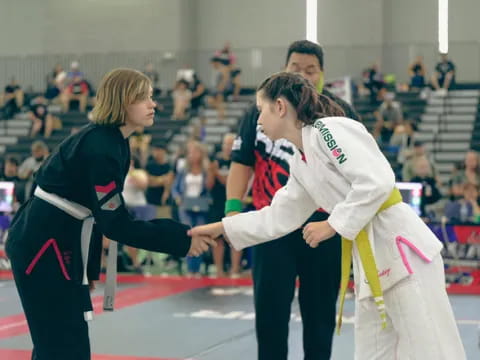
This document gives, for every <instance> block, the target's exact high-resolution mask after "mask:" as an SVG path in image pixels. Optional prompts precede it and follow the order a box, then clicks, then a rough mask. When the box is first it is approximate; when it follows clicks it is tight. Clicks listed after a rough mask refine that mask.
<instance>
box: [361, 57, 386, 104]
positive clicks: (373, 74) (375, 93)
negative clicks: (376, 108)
mask: <svg viewBox="0 0 480 360" xmlns="http://www.w3.org/2000/svg"><path fill="white" fill-rule="evenodd" d="M362 76H363V86H364V87H365V88H367V89H368V90H369V91H370V102H371V103H372V104H376V103H378V101H381V100H383V99H381V98H380V97H379V93H380V90H381V89H382V88H384V87H385V82H384V80H383V74H382V73H381V72H380V66H379V65H378V64H377V63H374V64H373V65H372V66H371V67H370V68H368V69H366V70H364V71H363V74H362Z"/></svg>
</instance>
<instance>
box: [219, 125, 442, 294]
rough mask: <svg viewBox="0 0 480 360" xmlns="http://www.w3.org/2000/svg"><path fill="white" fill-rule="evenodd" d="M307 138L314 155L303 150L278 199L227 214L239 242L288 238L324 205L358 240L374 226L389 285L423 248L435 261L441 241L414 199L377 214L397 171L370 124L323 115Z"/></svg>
mask: <svg viewBox="0 0 480 360" xmlns="http://www.w3.org/2000/svg"><path fill="white" fill-rule="evenodd" d="M302 141H303V147H304V149H303V151H304V154H305V157H306V162H304V161H303V160H302V158H301V153H300V152H299V151H298V150H296V151H295V154H294V156H293V158H292V161H291V163H290V178H289V180H288V182H287V184H286V185H285V186H284V187H283V188H281V189H280V190H278V191H277V193H276V194H275V197H274V199H273V201H272V203H271V205H270V206H267V207H264V208H263V209H261V210H258V211H251V212H248V213H244V214H239V215H236V216H233V217H227V218H224V219H223V220H222V222H223V225H224V228H225V232H226V234H227V236H228V238H229V240H230V241H231V243H232V245H233V246H234V247H235V249H237V250H240V249H243V248H245V247H248V246H252V245H257V244H260V243H263V242H266V241H270V240H274V239H277V238H280V237H282V236H284V235H286V234H288V233H290V232H292V231H294V230H296V229H298V228H300V227H301V226H302V225H303V224H304V222H305V221H306V220H307V219H308V218H309V217H310V215H311V214H312V213H313V212H314V211H315V210H316V209H317V208H319V207H321V208H323V209H324V210H325V211H327V212H328V213H329V214H330V216H329V218H328V222H329V224H330V225H331V226H332V227H333V228H334V229H335V230H336V231H337V232H338V233H339V234H340V235H341V236H343V237H345V238H347V239H350V240H354V239H355V238H356V236H357V234H358V233H359V231H360V230H361V229H363V228H366V230H367V233H368V237H369V240H370V242H371V245H372V250H373V252H374V254H375V259H376V264H377V270H378V273H379V277H380V282H381V285H382V289H383V290H384V291H386V290H388V289H389V288H390V287H392V286H393V285H395V284H396V283H397V282H398V281H400V280H401V279H403V278H405V277H407V276H408V275H409V274H410V273H411V271H412V270H411V269H410V266H409V263H408V257H409V256H412V254H415V253H416V254H417V255H418V256H420V257H421V258H422V259H424V260H425V262H429V261H431V260H432V259H433V258H434V257H435V255H437V254H438V253H439V252H440V250H441V248H442V244H441V242H440V241H439V240H438V239H437V238H436V236H435V235H434V234H433V233H432V232H431V231H430V229H429V228H428V227H427V226H426V225H425V224H424V223H423V221H422V220H421V219H420V218H419V217H418V216H417V215H416V214H415V212H414V211H413V210H412V209H411V208H410V207H409V206H408V205H407V204H405V203H399V204H396V205H394V206H392V207H390V208H388V209H386V210H384V211H382V212H381V213H379V214H377V212H378V210H379V208H380V206H381V205H382V204H383V203H384V202H385V201H386V200H387V199H388V198H389V196H390V194H391V192H392V190H393V188H394V186H395V176H394V173H393V171H392V168H391V166H390V164H389V163H388V161H387V159H386V158H385V157H384V155H383V154H382V153H381V151H380V149H379V148H378V145H377V143H376V141H375V139H374V138H373V137H372V136H371V135H370V134H369V133H368V131H367V130H366V128H365V127H364V126H363V125H362V124H360V123H358V122H356V121H351V120H349V119H347V118H343V117H329V118H323V119H319V120H317V121H316V122H315V125H314V126H305V127H304V128H303V130H302ZM399 239H400V240H399ZM353 249H354V250H353V266H354V276H355V287H356V289H355V290H356V294H357V298H358V299H359V300H361V299H363V298H366V297H369V296H371V291H370V288H369V286H368V283H367V281H366V278H365V274H364V271H363V269H362V268H361V263H360V258H359V254H358V251H357V248H356V246H354V247H353Z"/></svg>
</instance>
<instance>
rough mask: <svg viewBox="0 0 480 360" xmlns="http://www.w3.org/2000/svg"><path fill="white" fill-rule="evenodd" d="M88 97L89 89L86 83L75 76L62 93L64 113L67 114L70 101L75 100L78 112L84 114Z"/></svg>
mask: <svg viewBox="0 0 480 360" xmlns="http://www.w3.org/2000/svg"><path fill="white" fill-rule="evenodd" d="M89 95H90V88H89V86H88V84H87V82H86V81H85V80H84V79H83V78H82V77H80V76H75V77H74V78H73V80H72V82H71V83H70V84H69V85H68V86H67V87H66V88H65V90H64V91H63V93H62V103H63V109H64V111H65V112H69V111H70V103H71V101H73V100H76V101H78V103H79V106H78V109H79V111H80V112H82V113H84V112H86V110H87V103H88V97H89Z"/></svg>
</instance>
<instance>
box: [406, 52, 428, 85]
mask: <svg viewBox="0 0 480 360" xmlns="http://www.w3.org/2000/svg"><path fill="white" fill-rule="evenodd" d="M426 73H427V71H426V69H425V64H424V63H423V57H422V56H417V57H416V59H415V61H414V62H413V63H411V64H410V66H409V67H408V74H409V76H410V90H420V89H422V88H424V87H425V75H426Z"/></svg>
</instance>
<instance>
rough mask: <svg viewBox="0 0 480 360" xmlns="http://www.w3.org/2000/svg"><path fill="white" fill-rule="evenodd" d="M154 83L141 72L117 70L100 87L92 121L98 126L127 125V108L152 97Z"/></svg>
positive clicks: (106, 76) (91, 116)
mask: <svg viewBox="0 0 480 360" xmlns="http://www.w3.org/2000/svg"><path fill="white" fill-rule="evenodd" d="M151 86H152V82H151V81H150V79H149V78H148V77H147V76H145V75H144V74H142V73H141V72H140V71H137V70H132V69H115V70H112V71H110V72H109V73H108V74H107V75H105V76H104V77H103V79H102V81H101V83H100V85H99V87H98V90H97V97H96V103H95V106H94V108H93V110H92V112H91V114H90V119H91V121H92V122H93V123H95V124H98V125H116V126H121V125H124V124H125V120H126V117H127V106H128V105H131V104H134V103H136V102H138V101H143V100H145V99H147V98H148V97H149V96H150V88H151Z"/></svg>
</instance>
